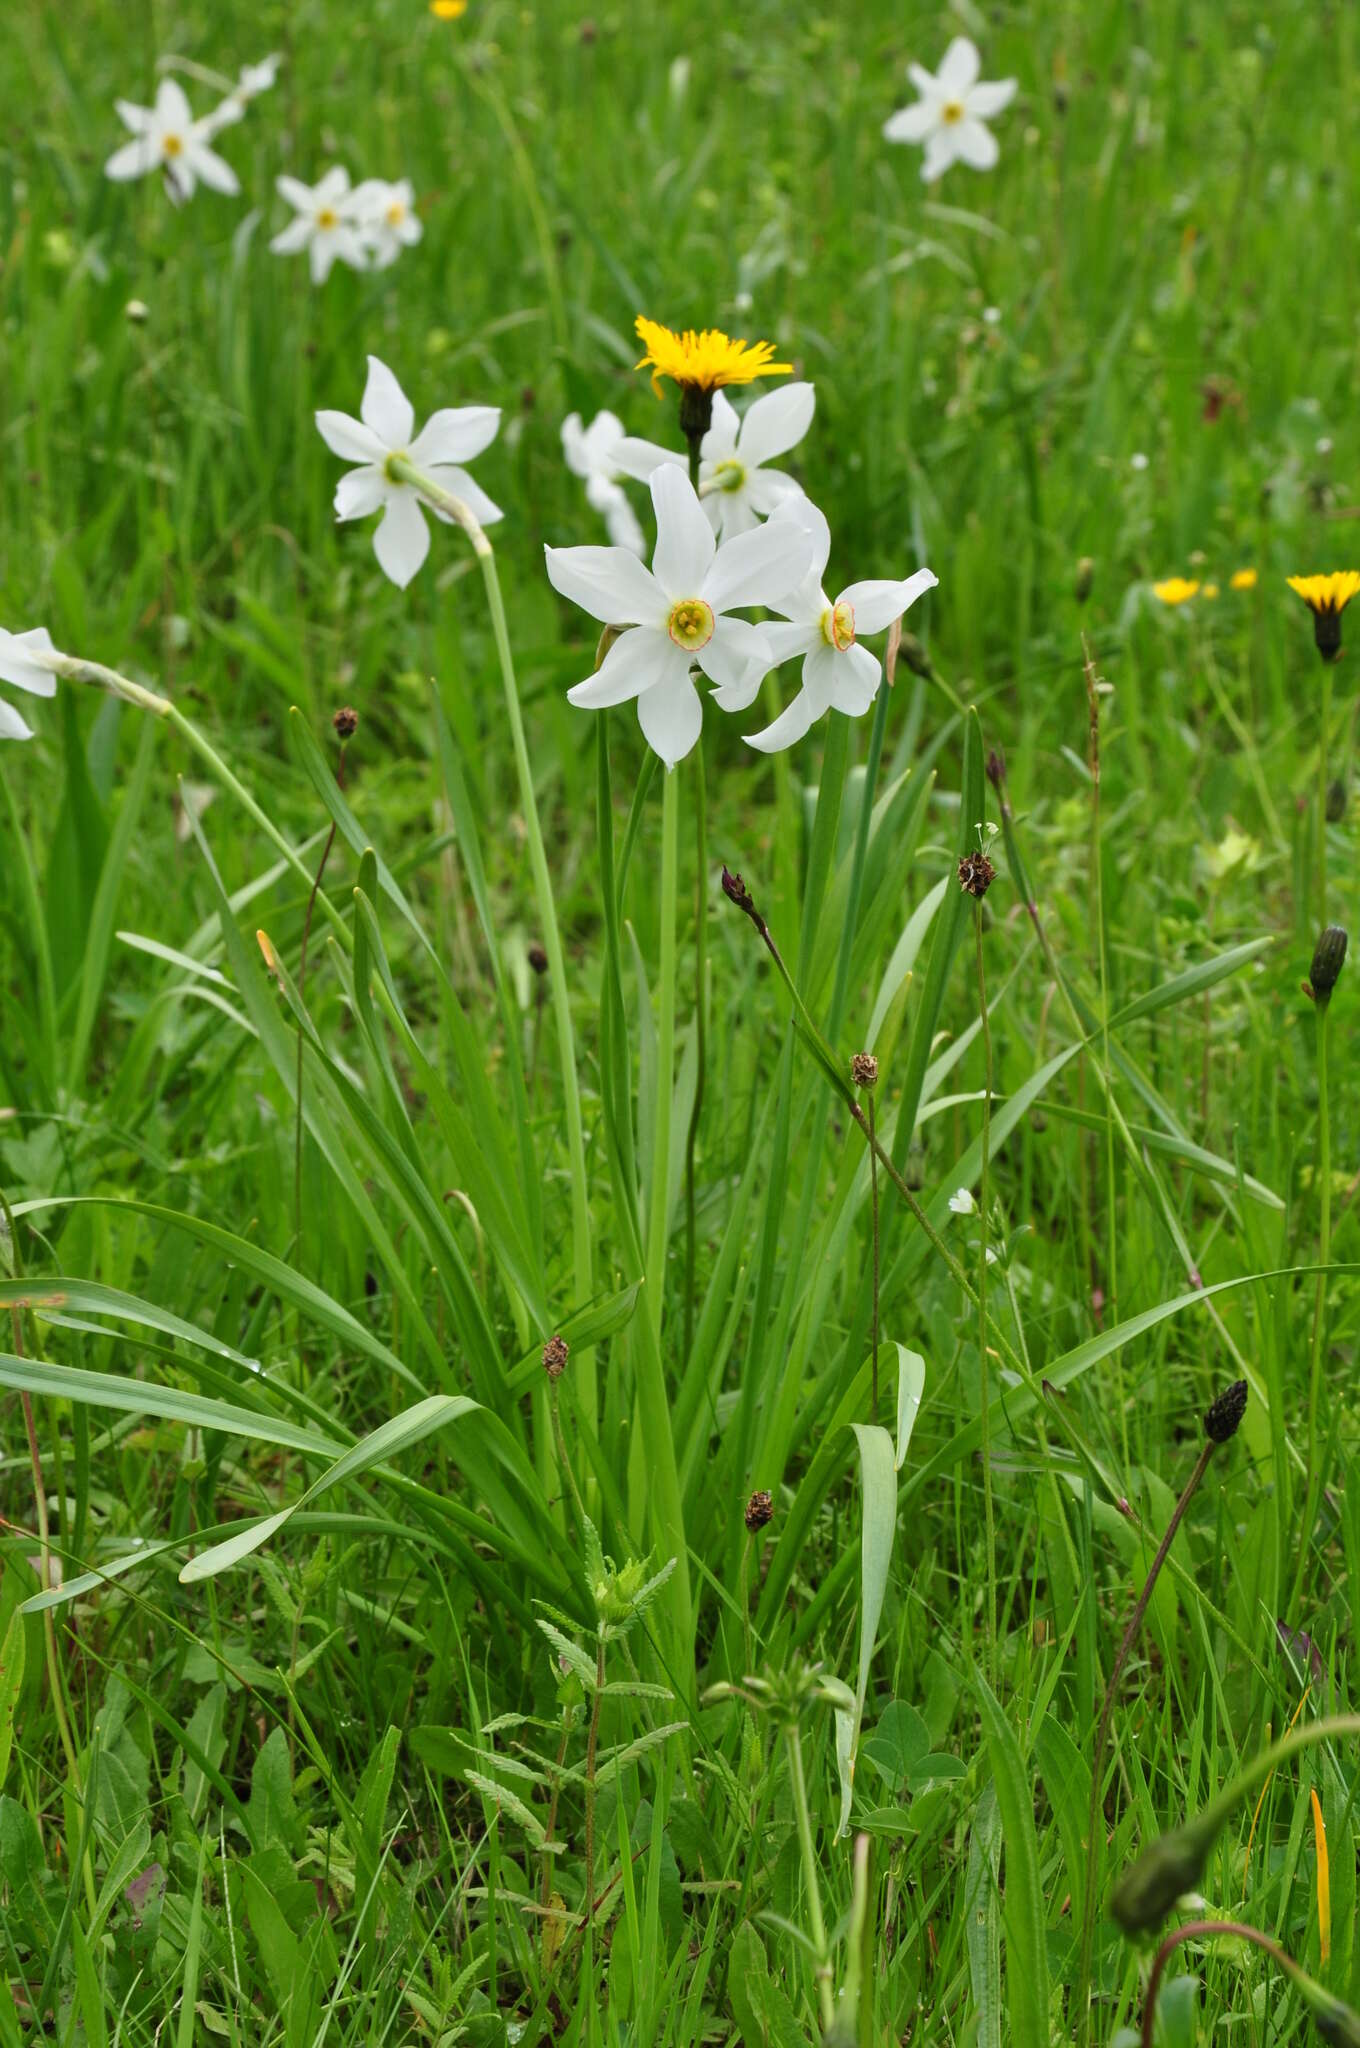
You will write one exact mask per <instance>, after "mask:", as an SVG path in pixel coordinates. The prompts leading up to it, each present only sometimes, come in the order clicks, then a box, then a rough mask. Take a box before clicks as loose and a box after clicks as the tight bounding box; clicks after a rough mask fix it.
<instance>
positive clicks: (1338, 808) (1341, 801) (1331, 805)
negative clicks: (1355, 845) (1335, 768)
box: [1327, 775, 1346, 825]
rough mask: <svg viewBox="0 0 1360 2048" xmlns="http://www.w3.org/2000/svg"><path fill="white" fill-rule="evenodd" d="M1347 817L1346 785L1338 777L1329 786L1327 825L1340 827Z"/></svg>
mask: <svg viewBox="0 0 1360 2048" xmlns="http://www.w3.org/2000/svg"><path fill="white" fill-rule="evenodd" d="M1345 815H1346V785H1345V783H1344V782H1343V781H1342V779H1341V777H1340V776H1339V775H1338V776H1337V777H1336V778H1335V780H1334V781H1332V782H1329V783H1328V784H1327V823H1328V824H1329V825H1339V824H1340V823H1341V820H1342V819H1343V818H1344V817H1345Z"/></svg>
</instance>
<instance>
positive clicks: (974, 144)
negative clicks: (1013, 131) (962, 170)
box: [954, 119, 1001, 171]
mask: <svg viewBox="0 0 1360 2048" xmlns="http://www.w3.org/2000/svg"><path fill="white" fill-rule="evenodd" d="M954 153H955V155H956V156H957V157H958V158H959V159H960V161H961V162H963V163H965V164H971V165H972V167H973V169H974V170H975V171H990V170H991V168H992V166H993V164H994V163H995V162H996V160H997V158H998V157H999V156H1000V154H1001V151H1000V150H999V149H998V147H997V141H996V137H995V136H994V135H993V133H992V131H991V129H990V128H984V127H983V125H982V123H981V121H974V120H972V119H969V120H966V121H959V122H956V123H955V126H954Z"/></svg>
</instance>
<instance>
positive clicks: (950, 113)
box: [940, 100, 963, 128]
mask: <svg viewBox="0 0 1360 2048" xmlns="http://www.w3.org/2000/svg"><path fill="white" fill-rule="evenodd" d="M940 119H941V120H942V121H943V122H944V125H945V127H946V128H952V127H953V126H954V124H955V122H956V121H961V120H962V119H963V101H962V100H946V101H945V103H944V105H943V106H942V107H941V108H940Z"/></svg>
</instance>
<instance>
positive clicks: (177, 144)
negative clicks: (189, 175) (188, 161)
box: [161, 135, 184, 156]
mask: <svg viewBox="0 0 1360 2048" xmlns="http://www.w3.org/2000/svg"><path fill="white" fill-rule="evenodd" d="M161 148H162V149H163V150H164V151H165V154H166V155H167V156H183V154H184V138H183V136H182V135H167V136H166V137H165V138H164V140H163V141H162V143H161Z"/></svg>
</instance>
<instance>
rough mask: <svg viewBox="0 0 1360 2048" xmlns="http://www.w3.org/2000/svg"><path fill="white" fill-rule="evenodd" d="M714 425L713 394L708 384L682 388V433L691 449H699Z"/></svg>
mask: <svg viewBox="0 0 1360 2048" xmlns="http://www.w3.org/2000/svg"><path fill="white" fill-rule="evenodd" d="M712 424H713V392H712V388H711V387H710V386H708V385H706V384H682V385H681V386H680V431H681V433H682V434H683V435H684V437H685V439H686V440H687V441H688V442H689V443H690V446H691V447H696V448H697V447H698V445H699V443H700V442H701V441H702V440H703V438H704V435H705V434H706V433H707V432H708V430H709V428H710V427H711V426H712Z"/></svg>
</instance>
